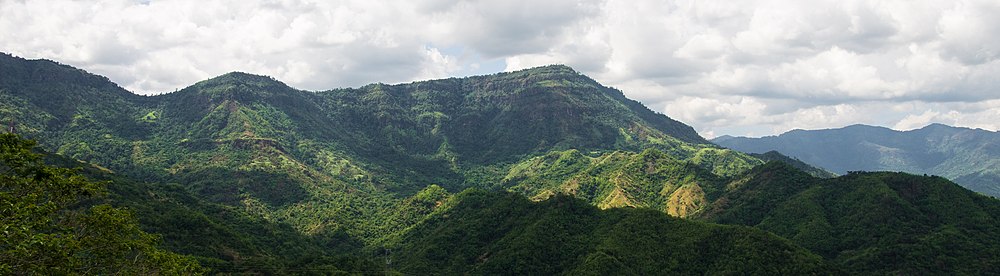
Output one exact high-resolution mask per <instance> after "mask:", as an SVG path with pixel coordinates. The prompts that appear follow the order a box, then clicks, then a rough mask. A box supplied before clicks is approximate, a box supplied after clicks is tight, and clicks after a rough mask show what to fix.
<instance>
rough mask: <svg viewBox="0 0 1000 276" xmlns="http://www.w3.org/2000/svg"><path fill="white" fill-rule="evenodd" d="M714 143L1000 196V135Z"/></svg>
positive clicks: (965, 132) (958, 130) (790, 135)
mask: <svg viewBox="0 0 1000 276" xmlns="http://www.w3.org/2000/svg"><path fill="white" fill-rule="evenodd" d="M712 142H714V143H716V144H719V145H721V146H724V147H728V148H731V149H735V150H739V151H743V152H748V153H764V152H768V151H772V150H773V151H778V152H781V153H782V154H785V155H788V156H791V157H794V158H798V159H800V160H802V161H804V162H806V163H809V164H812V165H816V166H819V167H822V168H824V169H827V170H830V171H832V172H834V173H839V174H844V173H847V172H848V171H902V172H908V173H916V174H931V175H939V176H943V177H946V178H949V179H951V180H953V181H955V182H956V183H958V184H959V185H962V186H963V187H965V188H968V189H970V190H973V191H976V192H980V193H983V194H987V195H991V196H994V197H1000V132H993V131H987V130H982V129H970V128H963V127H953V126H948V125H943V124H931V125H928V126H926V127H924V128H921V129H915V130H909V131H897V130H892V129H888V128H884V127H876V126H868V125H851V126H847V127H844V128H838V129H823V130H792V131H789V132H786V133H784V134H781V135H778V136H767V137H761V138H747V137H732V136H721V137H718V138H715V139H713V140H712Z"/></svg>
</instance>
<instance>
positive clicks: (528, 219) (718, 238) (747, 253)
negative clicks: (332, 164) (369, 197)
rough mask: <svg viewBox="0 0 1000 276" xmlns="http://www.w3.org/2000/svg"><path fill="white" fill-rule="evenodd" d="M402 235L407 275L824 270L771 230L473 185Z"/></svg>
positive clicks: (403, 267)
mask: <svg viewBox="0 0 1000 276" xmlns="http://www.w3.org/2000/svg"><path fill="white" fill-rule="evenodd" d="M445 205H446V206H445V207H443V208H441V210H438V211H436V212H435V213H434V214H433V215H431V216H430V217H429V218H428V219H426V220H425V221H423V222H422V223H420V224H418V225H416V226H414V229H413V231H410V232H408V233H406V234H405V236H403V237H402V243H401V248H400V249H399V251H398V252H403V253H401V254H398V255H397V256H396V257H398V262H399V265H398V266H399V270H400V271H401V272H403V273H407V274H449V275H457V274H476V275H498V274H507V275H556V274H569V275H581V274H582V275H653V274H731V273H737V274H821V273H824V272H825V273H830V272H831V269H832V268H831V267H829V266H828V265H826V264H825V262H824V261H823V259H822V258H820V257H819V256H816V255H814V254H812V253H810V252H808V251H807V250H804V249H802V248H801V247H798V246H796V245H793V244H791V243H789V242H788V241H787V240H784V239H780V238H778V237H775V236H773V235H771V234H769V233H766V232H762V231H759V230H756V229H752V228H749V227H736V226H723V225H715V224H708V223H701V222H694V221H688V220H683V219H678V218H672V217H669V216H664V215H663V214H662V213H660V212H657V211H654V210H648V209H633V208H616V209H610V210H599V209H598V208H596V207H594V206H591V205H589V204H586V203H585V202H584V201H581V200H578V199H575V198H572V197H569V196H565V195H558V196H554V197H552V198H550V199H547V200H544V201H541V202H530V201H528V199H526V198H524V197H522V196H519V195H516V194H507V193H499V194H498V193H488V192H483V191H478V190H467V191H465V192H462V193H460V194H458V195H456V196H455V197H454V198H452V199H451V200H449V201H448V202H446V203H445Z"/></svg>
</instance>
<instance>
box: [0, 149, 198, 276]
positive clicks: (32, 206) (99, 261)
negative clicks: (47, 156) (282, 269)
mask: <svg viewBox="0 0 1000 276" xmlns="http://www.w3.org/2000/svg"><path fill="white" fill-rule="evenodd" d="M34 145H35V143H34V142H33V141H29V140H23V139H20V138H19V137H17V136H15V135H13V134H0V172H2V174H0V183H2V186H0V206H4V208H3V209H2V211H0V213H2V214H0V273H3V274H8V273H13V274H36V273H37V274H69V273H72V274H77V273H79V274H119V273H121V274H159V273H164V274H197V273H202V272H204V271H203V270H202V268H201V266H199V265H198V263H197V262H195V261H194V260H193V259H191V258H190V257H187V256H183V255H178V254H176V253H172V252H169V251H164V250H162V249H159V248H157V245H158V244H159V239H158V237H157V236H154V235H151V234H148V233H146V232H143V231H142V230H141V229H139V226H138V224H137V222H136V220H135V217H134V216H133V215H132V213H131V212H128V211H126V210H124V209H118V208H114V207H111V206H109V205H96V206H92V207H89V208H81V207H77V206H78V205H79V204H83V203H84V202H85V200H88V199H90V198H92V197H95V196H99V195H101V194H102V193H103V192H104V187H103V186H102V185H101V184H100V183H97V182H91V181H88V180H86V179H85V178H84V177H83V176H81V175H79V174H77V173H76V172H74V171H73V170H70V169H65V168H54V167H49V166H45V165H43V164H42V163H41V157H40V156H39V155H38V154H35V153H33V152H31V151H32V148H33V147H34Z"/></svg>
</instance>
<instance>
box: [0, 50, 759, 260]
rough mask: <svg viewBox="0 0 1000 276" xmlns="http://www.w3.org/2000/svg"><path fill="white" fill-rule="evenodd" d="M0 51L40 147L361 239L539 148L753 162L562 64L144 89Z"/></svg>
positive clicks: (10, 114)
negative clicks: (308, 87) (412, 204)
mask: <svg viewBox="0 0 1000 276" xmlns="http://www.w3.org/2000/svg"><path fill="white" fill-rule="evenodd" d="M0 64H3V66H5V67H4V68H5V71H8V70H9V71H12V72H18V75H17V76H16V77H7V78H4V79H2V80H3V82H2V83H0V97H6V98H9V99H10V100H11V101H9V103H13V104H8V105H6V106H4V107H2V108H0V116H3V117H4V119H8V118H12V119H13V120H15V121H16V122H17V125H18V126H25V127H20V129H19V132H20V133H22V134H24V135H26V136H28V137H33V138H36V139H38V140H39V141H40V142H41V144H42V145H43V146H44V147H45V148H46V149H48V150H50V151H53V152H56V153H58V154H62V155H65V156H68V157H72V158H77V159H80V160H85V161H88V162H91V163H94V164H98V165H101V166H104V167H107V168H109V169H111V170H113V171H115V172H118V173H121V174H123V175H128V176H131V177H135V178H140V179H146V180H150V181H153V182H162V183H178V184H180V185H181V186H183V187H185V188H186V189H188V190H190V191H192V192H194V193H195V194H196V195H197V196H198V197H200V198H204V199H207V200H208V201H210V202H214V203H222V204H225V205H229V206H240V207H242V208H243V210H245V211H248V212H253V213H256V214H258V215H260V216H262V217H269V218H272V219H273V220H274V221H281V222H287V223H290V224H292V225H294V226H295V227H296V228H298V229H299V230H301V231H303V232H307V233H311V232H313V231H337V230H338V229H340V230H345V231H350V232H351V235H352V236H356V237H359V238H361V239H363V240H365V241H367V242H372V241H374V240H377V239H379V237H381V236H383V235H384V233H383V234H379V233H381V232H384V231H382V230H378V229H383V228H398V227H400V226H398V225H376V224H373V223H372V222H373V221H376V222H377V221H381V220H379V219H378V217H379V216H380V214H379V213H378V212H377V211H376V210H380V209H381V208H382V206H387V205H391V204H393V202H395V201H397V200H398V199H399V198H402V197H405V196H407V195H412V194H414V193H416V192H417V191H419V190H421V189H423V188H424V187H426V186H427V185H430V184H439V185H440V186H442V187H444V188H446V189H448V190H451V191H460V190H462V189H465V188H468V187H477V186H479V187H498V186H500V185H501V182H503V178H504V177H505V176H506V175H507V174H508V172H509V171H510V170H511V168H512V166H513V165H514V164H517V163H523V162H526V161H523V160H530V159H531V158H534V157H535V156H540V155H544V154H546V153H548V152H549V151H552V150H570V149H576V150H581V151H585V152H601V153H608V152H613V151H616V150H624V151H640V150H642V149H645V148H656V149H658V150H661V151H663V152H665V153H667V154H669V155H670V156H671V158H673V159H677V160H681V161H683V162H691V163H693V164H696V165H697V166H698V167H701V168H704V169H706V170H709V171H712V172H713V173H715V174H718V175H729V174H734V173H739V172H742V171H745V170H747V169H749V168H750V167H751V166H752V165H755V164H757V163H759V161H757V160H756V159H754V158H752V157H748V156H746V155H742V154H736V153H734V152H732V151H729V150H724V149H719V148H718V147H717V146H714V145H712V144H708V143H707V141H705V140H704V139H702V138H700V137H699V136H698V135H697V134H696V133H695V132H694V130H693V129H692V128H691V127H688V126H686V125H683V124H681V123H679V122H677V121H674V120H672V119H670V118H667V117H666V116H663V115H662V114H657V113H654V112H652V111H650V110H648V109H646V108H644V107H642V106H641V104H639V103H637V102H635V101H632V100H629V99H626V98H625V97H624V96H623V95H622V93H621V92H620V91H617V90H614V89H611V88H607V87H603V86H601V85H600V84H598V83H596V82H595V81H593V80H591V79H589V78H587V77H585V76H583V75H580V74H579V73H577V72H575V71H573V70H572V69H570V68H568V67H565V66H548V67H539V68H534V69H528V70H523V71H517V72H511V73H501V74H495V75H489V76H478V77H468V78H461V79H445V80H433V81H425V82H415V83H409V84H399V85H385V84H373V85H368V86H365V87H361V88H351V89H336V90H330V91H322V92H307V91H300V90H296V89H293V88H290V87H288V86H287V85H285V84H283V83H281V82H278V81H276V80H274V79H272V78H269V77H264V76H256V75H251V74H245V73H230V74H226V75H222V76H219V77H216V78H213V79H209V80H205V81H202V82H199V83H197V84H195V85H192V86H191V87H187V88H184V89H181V90H179V91H177V92H174V93H169V94H165V95H160V96H151V97H143V96H136V95H132V94H130V93H128V92H126V91H124V90H122V89H121V88H119V87H118V86H116V85H114V84H112V83H110V82H108V81H107V79H106V78H103V77H99V76H94V75H90V74H87V73H85V72H82V71H80V70H77V69H74V68H71V67H68V66H64V65H60V64H57V63H54V62H49V61H27V60H23V59H19V58H16V57H12V56H8V55H3V56H2V57H0ZM7 68H10V69H7ZM5 76H7V75H5ZM81 79H82V80H86V81H81ZM7 102H8V101H5V103H7ZM734 161H735V162H734ZM385 223H387V224H392V222H385Z"/></svg>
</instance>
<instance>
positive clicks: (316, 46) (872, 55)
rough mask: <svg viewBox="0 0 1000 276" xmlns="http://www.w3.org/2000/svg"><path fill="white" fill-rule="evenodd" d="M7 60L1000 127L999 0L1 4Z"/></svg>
mask: <svg viewBox="0 0 1000 276" xmlns="http://www.w3.org/2000/svg"><path fill="white" fill-rule="evenodd" d="M0 52H6V53H10V54H13V55H15V56H20V57H23V58H29V59H36V58H44V59H51V60H55V61H58V62H61V63H64V64H68V65H72V66H75V67H78V68H82V69H84V70H87V71H90V72H92V73H95V74H100V75H104V76H107V77H108V78H110V79H111V80H112V81H114V82H116V83H118V84H120V85H121V86H122V87H125V88H126V89H129V90H130V91H133V92H135V93H139V94H161V93H167V92H172V91H175V90H176V89H179V88H184V87H186V86H188V85H191V84H193V83H195V82H197V81H199V80H203V79H207V78H211V77H214V76H217V75H221V74H224V73H227V72H231V71H243V72H249V73H255V74H262V75H269V76H273V77H275V78H277V79H279V80H281V81H283V82H285V83H287V84H289V85H290V86H292V87H295V88H299V89H304V90H326V89H332V88H339V87H357V86H362V85H364V84H368V83H374V82H382V83H404V82H410V81H417V80H426V79H436V78H447V77H452V76H459V77H460V76H468V75H479V74H490V73H496V72H501V71H512V70H518V69H524V68H530V67H535V66H541V65H547V64H565V65H569V66H571V67H573V68H574V69H576V70H577V71H579V72H581V73H583V74H585V75H587V76H589V77H591V78H594V79H595V80H597V81H599V82H601V83H602V84H604V85H607V86H611V87H616V88H619V89H621V90H622V91H623V92H624V93H625V95H626V96H628V97H630V98H633V99H636V100H639V101H640V102H642V103H643V104H645V105H646V106H647V107H649V108H650V109H652V110H654V111H657V112H660V113H663V114H666V115H667V116H670V117H672V118H674V119H677V120H680V121H681V122H684V123H686V124H688V125H691V126H693V127H694V128H695V129H696V130H697V131H698V132H699V133H700V134H702V135H703V136H706V137H708V138H711V137H716V136H721V135H734V136H764V135H775V134H780V133H782V132H785V131H788V130H792V129H822V128H837V127H843V126H847V125H851V124H870V125H879V126H886V127H889V128H893V129H899V130H908V129H914V128H920V127H923V126H925V125H927V124H929V123H944V124H949V125H956V126H965V127H972V128H983V129H987V130H993V131H996V130H998V129H1000V1H997V0H985V1H979V0H968V1H962V0H958V1H952V0H942V1H912V0H905V1H878V0H868V1H853V0H834V1H813V0H809V1H787V0H783V1H753V0H746V1H742V0H741V1H732V0H692V1H670V0H666V1H643V0H623V1H616V0H608V1H573V0H547V1H538V0H502V1H459V0H431V1H374V0H360V1H297V0H288V1H249V0H240V1H204V0H191V1H188V0H179V1H160V0H152V1H150V0H145V1H48V0H31V1H19V0H0Z"/></svg>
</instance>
